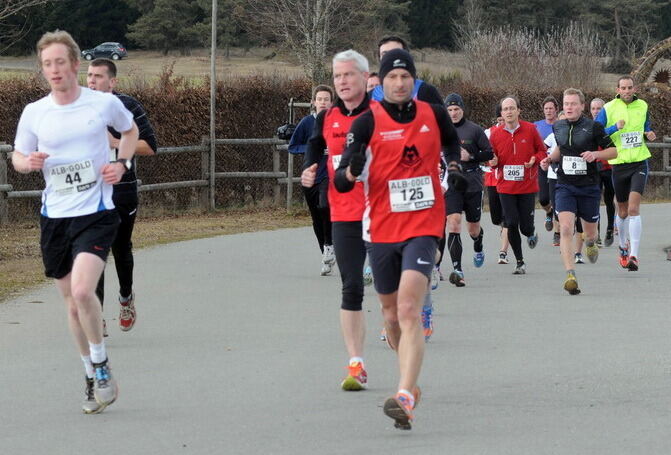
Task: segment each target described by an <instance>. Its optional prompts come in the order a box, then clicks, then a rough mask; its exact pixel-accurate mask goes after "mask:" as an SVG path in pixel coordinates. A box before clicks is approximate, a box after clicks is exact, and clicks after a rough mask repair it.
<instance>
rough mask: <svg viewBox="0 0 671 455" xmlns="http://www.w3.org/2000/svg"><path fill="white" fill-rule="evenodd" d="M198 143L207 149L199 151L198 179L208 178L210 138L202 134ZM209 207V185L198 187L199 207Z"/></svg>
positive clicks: (206, 208)
mask: <svg viewBox="0 0 671 455" xmlns="http://www.w3.org/2000/svg"><path fill="white" fill-rule="evenodd" d="M200 144H201V145H202V146H203V147H207V151H204V152H201V153H200V179H201V180H207V181H209V180H210V148H209V147H210V138H209V137H208V136H203V137H202V138H201V141H200ZM209 207H210V185H209V184H208V185H207V186H204V187H202V188H201V189H200V208H202V209H203V210H205V211H207V210H208V209H209Z"/></svg>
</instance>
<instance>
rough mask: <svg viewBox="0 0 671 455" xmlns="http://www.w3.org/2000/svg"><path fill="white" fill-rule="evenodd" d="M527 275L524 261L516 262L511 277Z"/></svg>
mask: <svg viewBox="0 0 671 455" xmlns="http://www.w3.org/2000/svg"><path fill="white" fill-rule="evenodd" d="M526 273H527V265H526V264H525V263H524V261H517V265H516V266H515V270H514V271H513V275H525V274H526Z"/></svg>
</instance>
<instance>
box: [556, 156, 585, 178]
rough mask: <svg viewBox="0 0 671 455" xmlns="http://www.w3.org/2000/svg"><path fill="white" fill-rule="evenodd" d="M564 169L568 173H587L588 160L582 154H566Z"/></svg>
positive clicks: (563, 160)
mask: <svg viewBox="0 0 671 455" xmlns="http://www.w3.org/2000/svg"><path fill="white" fill-rule="evenodd" d="M562 170H563V171H564V174H566V175H585V174H587V161H585V159H584V158H583V157H581V156H565V157H563V159H562Z"/></svg>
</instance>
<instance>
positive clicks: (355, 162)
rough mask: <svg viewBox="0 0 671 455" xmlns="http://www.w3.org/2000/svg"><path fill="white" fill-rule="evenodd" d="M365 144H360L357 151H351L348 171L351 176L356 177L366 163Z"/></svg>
mask: <svg viewBox="0 0 671 455" xmlns="http://www.w3.org/2000/svg"><path fill="white" fill-rule="evenodd" d="M366 148H367V147H366V146H365V145H363V144H361V147H360V148H359V151H358V152H356V153H352V158H350V161H349V172H350V174H352V176H353V177H358V176H360V175H361V173H362V172H363V168H364V166H365V165H366Z"/></svg>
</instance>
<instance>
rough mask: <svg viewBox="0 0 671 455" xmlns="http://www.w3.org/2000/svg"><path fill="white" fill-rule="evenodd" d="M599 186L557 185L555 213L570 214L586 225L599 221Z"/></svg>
mask: <svg viewBox="0 0 671 455" xmlns="http://www.w3.org/2000/svg"><path fill="white" fill-rule="evenodd" d="M600 200H601V190H600V189H599V185H586V186H576V185H569V184H567V183H557V186H556V187H555V211H556V212H557V213H561V212H572V213H575V215H576V216H577V217H579V218H582V219H583V220H585V222H586V223H596V222H598V221H599V202H600Z"/></svg>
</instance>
